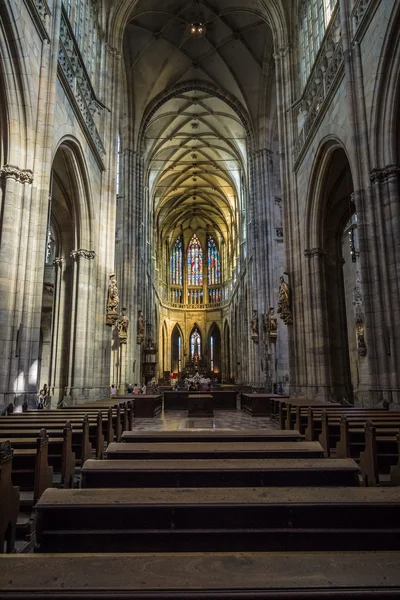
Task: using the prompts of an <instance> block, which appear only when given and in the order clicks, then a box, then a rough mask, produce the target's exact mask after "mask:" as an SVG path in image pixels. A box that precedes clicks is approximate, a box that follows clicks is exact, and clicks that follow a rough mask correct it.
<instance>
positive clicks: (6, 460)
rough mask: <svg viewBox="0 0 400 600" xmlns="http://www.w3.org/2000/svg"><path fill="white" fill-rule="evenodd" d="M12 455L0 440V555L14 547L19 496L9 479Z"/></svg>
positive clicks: (6, 443) (8, 442)
mask: <svg viewBox="0 0 400 600" xmlns="http://www.w3.org/2000/svg"><path fill="white" fill-rule="evenodd" d="M13 454H14V451H13V448H12V446H11V443H10V441H9V440H4V441H1V440H0V554H3V552H8V553H11V552H14V546H15V536H16V528H17V519H18V512H19V499H20V495H19V488H18V487H17V486H15V485H14V484H13V482H12V478H11V473H12V461H13ZM0 589H1V586H0Z"/></svg>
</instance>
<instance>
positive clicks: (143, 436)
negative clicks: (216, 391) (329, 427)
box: [121, 429, 302, 444]
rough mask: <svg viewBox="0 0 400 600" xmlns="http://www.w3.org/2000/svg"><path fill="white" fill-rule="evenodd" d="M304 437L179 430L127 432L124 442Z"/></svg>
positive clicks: (292, 439) (279, 433) (284, 433)
mask: <svg viewBox="0 0 400 600" xmlns="http://www.w3.org/2000/svg"><path fill="white" fill-rule="evenodd" d="M301 439H302V436H301V435H300V433H299V432H298V431H281V430H280V429H276V430H275V431H271V430H268V429H264V430H263V429H254V430H251V429H250V430H244V429H241V430H240V431H234V430H223V429H213V430H212V431H196V430H187V429H186V430H177V431H125V432H124V433H123V434H122V437H121V441H122V442H131V443H135V442H142V443H144V442H147V443H150V442H151V443H153V442H174V443H177V442H183V443H185V444H186V443H188V442H214V441H220V442H256V441H257V442H268V441H270V442H272V441H275V442H284V441H288V442H295V441H300V440H301Z"/></svg>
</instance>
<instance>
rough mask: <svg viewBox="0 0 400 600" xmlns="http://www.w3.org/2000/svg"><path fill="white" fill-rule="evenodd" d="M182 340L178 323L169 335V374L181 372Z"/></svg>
mask: <svg viewBox="0 0 400 600" xmlns="http://www.w3.org/2000/svg"><path fill="white" fill-rule="evenodd" d="M183 347H184V338H183V333H182V329H181V327H180V325H179V323H176V324H175V326H174V328H173V330H172V333H171V373H174V374H176V375H177V376H178V377H179V374H180V373H181V372H182V370H183Z"/></svg>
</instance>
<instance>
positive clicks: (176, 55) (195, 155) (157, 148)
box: [124, 0, 272, 251]
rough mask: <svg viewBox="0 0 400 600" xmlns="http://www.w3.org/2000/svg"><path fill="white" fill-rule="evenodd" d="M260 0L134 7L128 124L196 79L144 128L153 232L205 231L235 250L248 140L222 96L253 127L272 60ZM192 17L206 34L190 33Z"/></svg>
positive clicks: (156, 2)
mask: <svg viewBox="0 0 400 600" xmlns="http://www.w3.org/2000/svg"><path fill="white" fill-rule="evenodd" d="M257 5H258V2H256V1H252V0H250V1H246V2H245V1H244V0H210V1H207V0H204V1H200V0H197V1H195V0H186V1H185V0H139V2H137V3H136V5H135V8H134V12H133V13H132V15H131V19H130V22H129V24H128V26H127V29H126V33H125V46H124V47H125V60H126V68H127V72H128V84H129V85H130V86H132V91H133V94H132V97H131V111H132V115H133V121H134V130H135V131H136V132H138V130H139V128H140V122H141V119H142V117H143V114H144V113H145V111H146V109H147V107H148V106H149V104H150V103H151V102H152V101H154V99H155V98H160V97H161V96H162V94H164V93H165V94H166V93H167V92H168V91H169V90H171V88H174V87H176V86H179V85H180V84H182V83H184V82H185V81H187V82H201V83H202V84H203V85H200V86H196V85H188V86H187V91H184V92H181V93H179V94H177V95H175V96H174V97H172V98H169V99H168V100H167V101H166V102H165V103H164V104H161V106H160V108H159V109H158V111H157V112H155V113H154V114H153V115H152V117H151V119H150V120H149V122H148V124H147V127H146V130H145V132H144V135H145V144H144V148H145V153H146V165H147V174H148V177H149V188H150V197H151V199H152V201H153V204H152V205H153V212H154V217H155V226H156V229H157V232H158V234H159V239H160V240H165V239H166V238H169V239H170V241H171V242H172V241H173V239H174V238H175V237H176V235H177V234H179V233H181V232H183V233H184V234H185V237H188V236H189V235H190V233H191V232H195V231H198V230H203V231H207V232H209V233H213V234H214V235H215V236H216V237H217V238H218V239H219V240H221V239H222V238H223V239H224V240H225V241H226V242H227V243H228V247H230V250H231V251H234V247H233V246H234V245H235V242H234V240H235V239H236V233H237V229H238V219H239V213H240V206H241V203H242V191H243V186H244V185H245V184H246V172H247V152H248V141H247V139H246V137H247V134H246V130H245V128H244V124H243V122H242V120H241V119H240V117H239V115H238V112H237V111H236V110H234V108H232V102H231V103H230V104H231V106H229V105H228V104H227V103H226V102H225V101H224V100H223V98H224V97H226V96H227V95H228V96H229V97H230V98H233V99H234V101H235V102H236V103H237V105H238V106H239V105H240V106H241V107H242V111H243V112H244V113H247V115H248V121H249V123H252V127H253V128H254V129H256V128H257V119H258V116H259V114H260V113H263V112H265V106H264V104H265V92H266V89H265V81H266V71H267V70H268V69H267V67H268V65H269V64H270V61H271V59H272V36H271V30H270V28H269V26H268V24H267V23H266V22H265V20H263V19H262V18H261V16H260V14H259V12H257V10H256V9H257ZM193 22H201V23H202V24H203V25H204V26H205V28H206V34H205V36H204V37H203V38H200V39H193V38H191V37H190V36H189V35H188V26H189V25H190V23H193ZM207 88H209V89H210V90H212V89H218V90H219V94H213V93H212V91H207ZM261 104H262V106H261Z"/></svg>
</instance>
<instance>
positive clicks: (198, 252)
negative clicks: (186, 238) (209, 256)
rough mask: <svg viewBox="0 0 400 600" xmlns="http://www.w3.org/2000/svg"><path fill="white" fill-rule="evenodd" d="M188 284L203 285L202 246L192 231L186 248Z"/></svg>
mask: <svg viewBox="0 0 400 600" xmlns="http://www.w3.org/2000/svg"><path fill="white" fill-rule="evenodd" d="M187 264H188V285H193V286H201V285H203V247H202V245H201V242H200V240H199V238H198V236H197V233H194V234H193V236H192V239H191V240H190V242H189V245H188V250H187Z"/></svg>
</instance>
